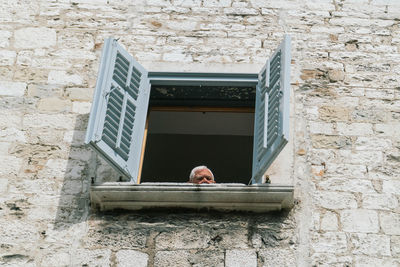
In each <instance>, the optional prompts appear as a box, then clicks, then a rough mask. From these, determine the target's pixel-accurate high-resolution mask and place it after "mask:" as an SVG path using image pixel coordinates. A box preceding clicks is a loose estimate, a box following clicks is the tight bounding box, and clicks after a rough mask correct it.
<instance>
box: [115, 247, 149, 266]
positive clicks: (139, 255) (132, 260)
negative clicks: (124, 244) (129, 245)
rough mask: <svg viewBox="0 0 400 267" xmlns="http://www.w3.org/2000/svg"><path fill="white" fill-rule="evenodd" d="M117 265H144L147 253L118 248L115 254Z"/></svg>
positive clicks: (147, 258) (146, 260) (147, 256)
mask: <svg viewBox="0 0 400 267" xmlns="http://www.w3.org/2000/svg"><path fill="white" fill-rule="evenodd" d="M115 257H116V261H117V266H118V267H128V266H137V267H146V266H147V262H148V260H149V255H147V254H146V253H143V252H139V251H136V250H120V251H118V252H117V253H116V254H115Z"/></svg>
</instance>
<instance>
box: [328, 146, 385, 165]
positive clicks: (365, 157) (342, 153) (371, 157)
mask: <svg viewBox="0 0 400 267" xmlns="http://www.w3.org/2000/svg"><path fill="white" fill-rule="evenodd" d="M336 153H337V157H338V158H339V159H340V160H341V162H343V163H347V164H357V165H359V166H362V165H368V166H369V167H374V166H377V165H380V164H382V162H383V153H382V151H353V150H344V149H341V150H338V151H336Z"/></svg>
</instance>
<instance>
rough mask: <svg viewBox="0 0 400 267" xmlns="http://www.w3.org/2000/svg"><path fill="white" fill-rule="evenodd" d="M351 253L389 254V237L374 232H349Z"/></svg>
mask: <svg viewBox="0 0 400 267" xmlns="http://www.w3.org/2000/svg"><path fill="white" fill-rule="evenodd" d="M349 239H350V242H351V244H352V246H353V254H363V255H368V256H391V254H390V237H389V236H386V235H376V234H351V235H350V238H349Z"/></svg>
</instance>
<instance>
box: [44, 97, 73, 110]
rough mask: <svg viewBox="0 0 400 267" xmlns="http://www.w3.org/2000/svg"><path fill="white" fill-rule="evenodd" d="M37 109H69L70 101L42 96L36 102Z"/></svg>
mask: <svg viewBox="0 0 400 267" xmlns="http://www.w3.org/2000/svg"><path fill="white" fill-rule="evenodd" d="M38 110H40V111H45V112H64V111H71V101H70V100H68V99H60V98H57V97H49V98H42V99H40V100H39V102H38Z"/></svg>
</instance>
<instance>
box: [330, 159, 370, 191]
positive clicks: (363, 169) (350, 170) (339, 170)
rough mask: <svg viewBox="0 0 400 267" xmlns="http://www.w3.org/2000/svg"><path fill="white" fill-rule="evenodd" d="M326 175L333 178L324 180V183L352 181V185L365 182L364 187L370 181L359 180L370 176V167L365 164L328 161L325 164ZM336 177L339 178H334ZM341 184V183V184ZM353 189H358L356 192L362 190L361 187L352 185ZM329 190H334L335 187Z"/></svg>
mask: <svg viewBox="0 0 400 267" xmlns="http://www.w3.org/2000/svg"><path fill="white" fill-rule="evenodd" d="M324 172H325V173H324V177H330V178H332V179H333V180H331V179H329V180H326V181H324V182H323V183H326V184H329V183H330V182H333V183H338V184H340V183H350V185H351V184H352V185H355V184H357V183H359V184H363V185H364V188H365V187H367V188H369V186H368V182H367V181H366V180H359V179H363V178H367V176H368V169H367V166H365V165H358V164H346V163H341V164H334V163H328V164H325V167H324ZM335 178H338V179H339V180H334V179H335ZM348 178H351V179H354V178H355V179H358V180H355V181H344V180H343V181H340V179H348ZM339 186H340V185H339ZM352 189H353V190H356V191H355V192H357V190H358V191H360V189H357V188H354V187H352ZM327 190H333V189H328V188H327ZM338 191H342V190H338ZM347 191H350V190H347Z"/></svg>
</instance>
